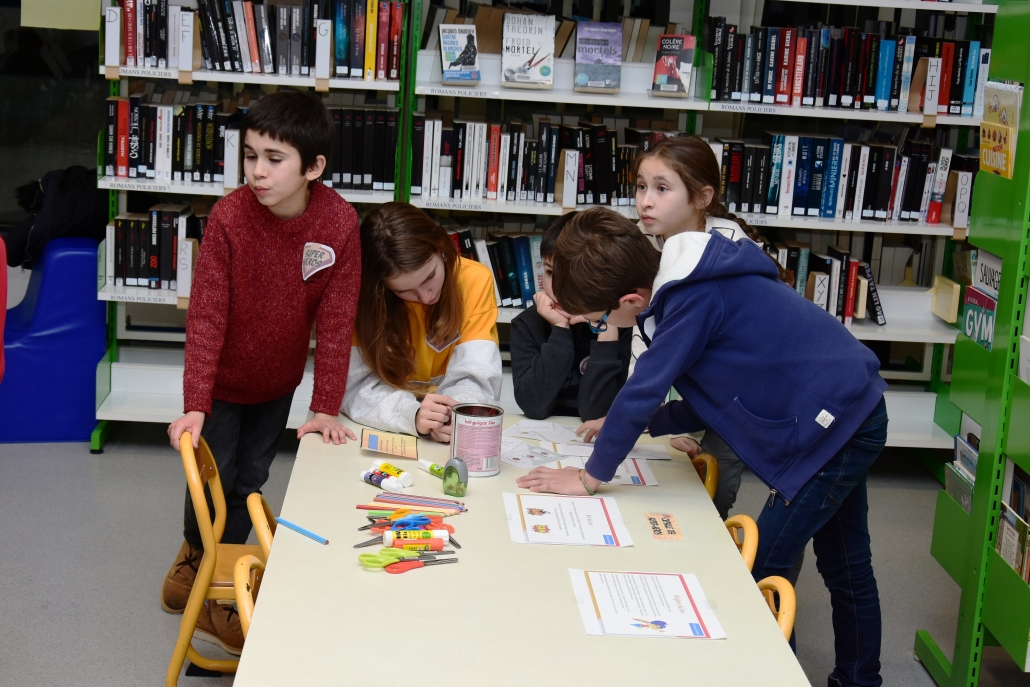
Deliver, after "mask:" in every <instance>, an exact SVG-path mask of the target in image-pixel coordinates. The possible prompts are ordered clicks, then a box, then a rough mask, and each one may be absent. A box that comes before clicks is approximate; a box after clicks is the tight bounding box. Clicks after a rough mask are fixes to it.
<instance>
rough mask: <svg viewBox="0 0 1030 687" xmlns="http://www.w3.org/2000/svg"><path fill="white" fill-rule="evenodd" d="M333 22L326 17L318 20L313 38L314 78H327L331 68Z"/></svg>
mask: <svg viewBox="0 0 1030 687" xmlns="http://www.w3.org/2000/svg"><path fill="white" fill-rule="evenodd" d="M332 32H333V23H332V22H331V21H329V20H328V19H319V20H318V31H317V34H316V35H317V38H316V40H315V78H316V79H328V78H329V74H330V72H331V69H332V55H330V53H331V52H332V45H333V36H332Z"/></svg>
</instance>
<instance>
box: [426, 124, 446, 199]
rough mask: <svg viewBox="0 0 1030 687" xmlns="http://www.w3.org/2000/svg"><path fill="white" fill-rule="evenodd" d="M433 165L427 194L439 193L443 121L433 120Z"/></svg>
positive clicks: (435, 194) (434, 194)
mask: <svg viewBox="0 0 1030 687" xmlns="http://www.w3.org/2000/svg"><path fill="white" fill-rule="evenodd" d="M433 121H434V125H433V149H432V154H433V166H432V174H431V175H430V177H429V195H431V196H439V195H440V136H441V135H442V134H443V121H441V120H439V119H436V120H433Z"/></svg>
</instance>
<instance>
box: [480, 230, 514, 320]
mask: <svg viewBox="0 0 1030 687" xmlns="http://www.w3.org/2000/svg"><path fill="white" fill-rule="evenodd" d="M486 254H487V255H489V256H490V265H491V266H492V267H493V269H494V282H495V283H496V284H497V291H498V292H499V293H500V294H501V305H503V306H505V307H510V306H511V291H510V290H509V288H508V278H507V276H506V275H505V274H504V267H503V265H502V264H501V251H500V249H499V248H498V246H497V242H496V241H489V242H487V244H486Z"/></svg>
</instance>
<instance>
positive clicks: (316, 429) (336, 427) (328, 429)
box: [297, 413, 358, 446]
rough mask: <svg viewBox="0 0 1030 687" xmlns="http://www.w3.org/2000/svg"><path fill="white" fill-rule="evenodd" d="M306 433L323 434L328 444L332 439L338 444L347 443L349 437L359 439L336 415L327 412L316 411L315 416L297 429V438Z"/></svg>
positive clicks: (353, 439)
mask: <svg viewBox="0 0 1030 687" xmlns="http://www.w3.org/2000/svg"><path fill="white" fill-rule="evenodd" d="M305 434H321V435H322V443H324V444H328V443H329V442H330V441H331V442H333V443H334V444H335V445H337V446H339V445H340V444H346V443H347V439H350V440H351V441H357V440H358V437H357V436H356V435H355V434H354V432H352V431H350V430H349V429H348V428H346V427H344V426H343V425H341V424H340V421H339V420H337V419H336V416H335V415H328V414H326V413H315V416H314V417H313V418H311V419H310V420H308V421H307V422H305V423H304V424H303V425H301V426H300V429H298V430H297V438H298V439H300V438H301V437H303V436H304V435H305Z"/></svg>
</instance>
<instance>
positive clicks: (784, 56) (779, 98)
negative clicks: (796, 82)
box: [776, 29, 795, 105]
mask: <svg viewBox="0 0 1030 687" xmlns="http://www.w3.org/2000/svg"><path fill="white" fill-rule="evenodd" d="M794 36H795V30H794V29H782V30H781V31H780V38H781V40H782V44H781V45H780V47H779V51H778V53H779V58H778V59H777V64H778V65H779V66H778V68H777V76H776V104H778V105H789V104H790V94H791V83H792V81H791V75H792V73H793V67H794Z"/></svg>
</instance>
